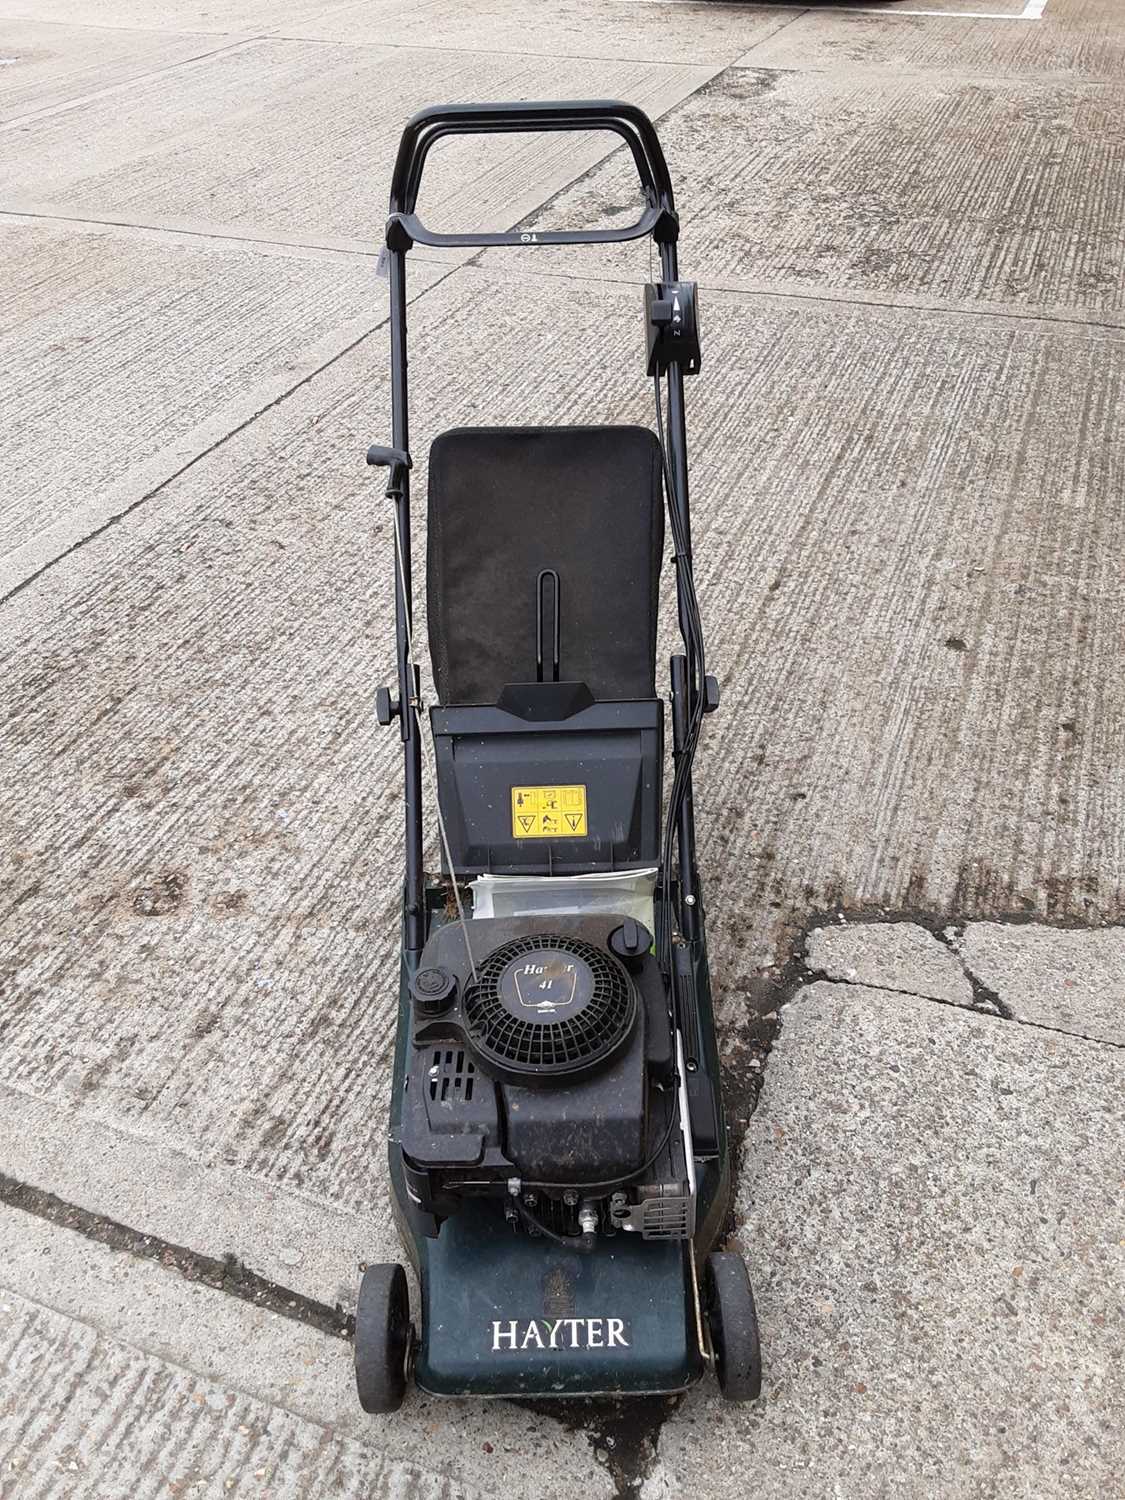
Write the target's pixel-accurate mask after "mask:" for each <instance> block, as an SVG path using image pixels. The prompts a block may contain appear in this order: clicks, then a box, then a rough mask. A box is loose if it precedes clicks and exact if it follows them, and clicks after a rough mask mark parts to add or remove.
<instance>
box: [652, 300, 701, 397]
mask: <svg viewBox="0 0 1125 1500" xmlns="http://www.w3.org/2000/svg"><path fill="white" fill-rule="evenodd" d="M645 345H646V349H647V351H648V373H649V374H650V375H663V374H664V372H665V370H667V368H668V366H669V365H670V364H673V363H677V364H679V365H680V366H681V368H682V369H683V372H684V374H685V375H694V374H695V373H696V371H697V370H698V369H699V366H700V364H701V362H702V355H701V353H700V349H699V304H698V298H697V295H696V285H695V282H694V281H650V282H649V283H648V285H647V286H646V287H645Z"/></svg>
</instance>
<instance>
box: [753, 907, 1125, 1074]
mask: <svg viewBox="0 0 1125 1500" xmlns="http://www.w3.org/2000/svg"><path fill="white" fill-rule="evenodd" d="M841 920H842V921H843V922H844V923H847V924H849V925H851V926H855V927H878V926H890V925H895V924H899V923H903V922H909V923H911V924H913V925H914V926H915V927H920V928H922V929H923V931H925V932H928V933H929V934H930V936H931V937H933V938H936V939H937V941H938V942H939V943H941V945H942V947H943V948H945V949H947V950H948V951H949V952H950V953H952V954H953V956H954V958H956V960H957V963H958V965H959V967H960V969H961V971H962V973H963V974H964V976H965V978H966V979H967V980H968V982H969V986H970V988H971V989H972V992H973V1003H972V1005H959V1004H958V1003H957V1001H955V1000H946V999H944V998H943V997H942V996H940V995H927V994H925V993H924V992H923V991H921V990H912V989H906V988H903V987H901V986H899V985H891V984H878V983H875V982H874V981H872V980H869V979H860V978H858V977H857V978H855V979H848V978H845V977H843V976H841V975H838V974H830V973H829V972H828V971H827V970H826V969H816V968H813V967H811V966H810V965H809V964H808V963H807V962H806V961H805V959H804V958H803V957H801V956H800V955H803V953H804V951H805V944H806V943H807V941H808V938H809V935H810V934H811V933H812V932H813V930H814V929H815V928H817V927H824V926H825V925H833V926H834V925H836V924H837V923H840V922H841ZM970 920H971V921H979V920H985V919H984V918H972V919H965V920H954V919H944V920H940V919H937V918H934V917H932V916H930V915H927V914H925V913H910V912H902V911H895V912H887V913H885V914H884V913H880V914H879V915H878V916H872V915H862V916H856V915H855V914H850V915H849V914H848V913H847V912H844V911H839V912H834V913H825V914H821V915H818V916H817V917H816V918H815V919H814V920H813V921H812V922H810V924H809V925H808V926H807V927H806V928H805V929H804V930H803V931H802V932H800V933H799V934H798V939H797V945H796V947H795V950H794V952H795V957H796V962H795V963H791V965H790V967H789V968H788V969H787V970H786V972H787V973H788V974H789V975H790V978H789V982H788V984H787V985H786V991H785V994H784V995H783V996H782V997H780V998H779V1000H778V1004H779V1005H787V1004H789V1003H790V1002H792V1001H793V1000H794V999H796V998H797V995H798V992H799V990H800V989H801V987H802V986H803V985H806V984H819V983H824V984H846V985H850V986H852V988H854V989H864V990H879V991H880V992H881V993H883V994H887V995H902V996H904V997H905V998H906V999H908V1000H927V1001H929V1002H930V1003H931V1004H932V1005H943V1006H946V1007H947V1008H948V1009H950V1010H959V1011H962V1012H965V1013H968V1014H969V1015H978V1016H989V1017H991V1018H992V1019H993V1020H995V1021H1005V1022H1011V1023H1012V1024H1014V1025H1016V1026H1027V1027H1030V1028H1031V1029H1032V1030H1034V1031H1049V1032H1051V1033H1052V1034H1053V1035H1055V1036H1066V1037H1071V1038H1072V1039H1073V1040H1074V1041H1078V1042H1089V1043H1091V1044H1092V1045H1093V1046H1095V1047H1112V1048H1113V1049H1114V1050H1116V1051H1125V1043H1122V1042H1114V1041H1111V1040H1110V1039H1109V1038H1108V1037H1100V1036H1090V1035H1089V1034H1088V1033H1087V1032H1084V1031H1071V1030H1069V1029H1068V1028H1067V1027H1065V1026H1049V1025H1048V1024H1047V1023H1046V1022H1045V1021H1032V1020H1030V1019H1028V1018H1027V1017H1026V1016H1020V1015H1017V1014H1016V1011H1015V1009H1014V1008H1013V1007H1012V1006H1011V1005H1010V1004H1009V1003H1008V1001H1006V1000H1003V999H1001V997H1000V995H999V994H997V992H996V991H995V990H994V989H992V988H991V986H989V985H987V984H985V983H984V981H983V980H982V979H979V978H978V977H977V975H976V974H974V973H973V971H972V969H970V968H969V965H968V964H967V963H966V962H965V958H964V956H963V954H962V953H961V951H960V949H959V948H958V946H957V945H958V943H959V942H960V940H961V939H962V937H963V936H964V933H965V928H966V927H967V926H968V925H969V923H970ZM988 920H992V921H994V920H996V919H995V918H989V919H988ZM1004 921H1005V923H1006V925H1012V926H1020V925H1022V926H1026V925H1028V923H1027V921H1026V920H1024V921H1014V920H1013V921H1012V922H1011V923H1010V924H1007V919H1004ZM1039 925H1042V926H1047V925H1050V924H1048V923H1043V922H1040V923H1039ZM1059 925H1060V926H1061V925H1064V924H1059ZM1065 925H1066V927H1067V928H1068V929H1071V928H1072V927H1073V924H1069V923H1068V924H1065ZM1089 930H1090V931H1091V932H1096V931H1101V930H1102V929H1100V928H1093V927H1092V928H1090V929H1089ZM768 1050H769V1049H767V1054H768Z"/></svg>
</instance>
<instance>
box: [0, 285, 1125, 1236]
mask: <svg viewBox="0 0 1125 1500" xmlns="http://www.w3.org/2000/svg"><path fill="white" fill-rule="evenodd" d="M579 290H580V292H581V295H580V296H579V295H576V293H577V292H578V291H579ZM576 308H578V309H580V316H576V314H575V309H576ZM413 327H414V329H415V338H414V341H413V344H412V351H411V352H412V372H413V380H414V390H415V397H416V402H415V411H414V417H415V423H414V433H415V448H416V451H417V452H418V453H419V455H420V457H421V456H424V453H425V451H426V444H427V440H428V438H429V437H430V436H432V435H434V434H436V432H438V431H439V430H442V429H443V428H444V427H447V426H454V425H457V424H459V423H465V422H472V421H480V420H487V421H497V422H502V423H503V422H513V423H518V422H536V421H539V420H561V421H564V422H565V421H571V420H574V421H594V422H597V421H601V420H641V421H644V420H646V418H647V414H648V402H649V399H650V397H649V392H648V389H647V386H646V382H645V381H644V379H643V376H642V375H641V374H640V368H639V367H640V357H639V355H640V351H639V349H638V345H637V339H638V332H637V327H638V325H637V300H636V292H635V289H634V288H632V287H629V286H623V287H622V286H619V287H596V286H594V285H592V284H586V285H583V286H582V287H581V288H578V287H577V286H576V285H575V284H574V283H569V282H566V281H562V280H559V279H556V278H544V279H542V280H540V281H539V282H537V283H535V284H532V285H527V286H521V285H520V284H519V283H518V282H517V281H515V280H512V281H503V280H500V279H498V278H497V277H496V276H495V275H492V274H486V273H484V272H482V271H478V270H472V269H466V270H464V271H459V272H457V273H456V274H455V275H454V276H453V277H451V278H450V279H448V280H447V281H445V282H444V283H442V284H441V285H440V286H437V287H435V288H434V289H433V290H432V291H430V292H428V293H426V295H425V296H423V297H422V298H421V299H420V300H419V302H418V303H417V304H416V312H415V316H414V319H413ZM709 327H710V329H711V333H710V339H709V345H708V363H707V364H706V365H705V367H704V373H703V374H701V375H700V376H699V377H698V380H697V381H696V382H695V385H694V387H693V389H692V391H691V398H692V399H691V412H692V419H691V427H692V434H693V439H694V444H695V447H694V452H695V456H696V468H695V506H696V509H695V518H696V519H695V538H696V551H697V555H698V569H699V583H700V594H701V598H702V600H703V607H704V611H705V616H706V619H705V623H706V625H707V627H708V629H709V632H710V640H711V642H712V654H711V657H710V668H711V670H714V671H716V672H717V673H718V674H719V676H720V678H721V680H722V682H723V684H724V694H725V697H724V705H723V709H722V710H721V712H720V713H719V714H718V715H716V716H715V717H714V718H713V719H711V720H709V721H708V730H707V734H706V736H705V741H704V746H703V749H702V752H701V756H700V762H699V778H698V792H697V811H698V816H699V823H700V832H701V837H702V847H701V857H702V865H703V869H704V870H705V872H706V876H707V889H708V896H709V913H710V918H711V937H712V954H713V964H714V969H715V978H716V984H717V988H718V994H719V999H720V1004H721V1006H722V1009H723V1013H724V1016H725V1017H726V1020H727V1024H728V1026H729V1027H730V1031H729V1032H728V1033H727V1040H728V1043H732V1042H733V1039H734V1038H735V1037H736V1035H737V1027H738V1026H739V1025H740V1024H741V1022H742V1021H743V1019H744V1016H745V1007H746V1004H747V995H748V993H749V992H750V991H751V990H752V989H753V986H754V983H755V980H756V977H757V974H758V972H759V969H760V968H761V967H762V966H765V965H768V964H770V963H772V962H773V961H774V960H775V959H776V958H777V957H778V955H779V953H781V954H782V955H783V954H784V952H785V951H786V950H785V942H786V940H787V937H788V935H789V934H790V933H792V932H793V930H794V928H796V927H800V926H802V925H803V922H804V913H806V912H807V911H808V909H809V908H810V907H812V908H813V909H816V908H820V909H827V908H829V907H832V906H834V905H844V906H848V907H862V906H866V905H868V904H872V903H875V904H879V905H885V906H887V907H889V908H891V909H895V910H902V909H905V908H907V907H915V908H925V909H928V910H931V911H933V912H935V913H938V914H941V913H945V912H952V911H955V912H960V913H962V914H963V915H965V916H967V917H988V916H995V915H998V914H1003V913H1005V912H1006V911H1009V910H1011V909H1012V908H1013V907H1014V906H1018V905H1019V904H1020V903H1023V902H1027V903H1030V904H1031V906H1032V907H1033V908H1038V909H1040V910H1042V912H1043V914H1044V915H1048V914H1050V915H1051V916H1065V915H1067V914H1072V913H1073V914H1077V915H1079V916H1083V917H1085V918H1086V919H1090V918H1093V919H1098V918H1103V919H1108V918H1109V916H1110V914H1111V913H1112V912H1113V911H1114V910H1116V909H1118V906H1119V904H1120V903H1121V901H1122V899H1123V891H1122V886H1121V880H1122V871H1123V870H1125V858H1123V857H1122V854H1123V851H1122V849H1121V848H1120V847H1119V846H1118V844H1117V843H1115V842H1114V840H1113V839H1111V838H1106V837H1105V836H1104V834H1105V830H1117V833H1116V834H1115V835H1114V838H1117V837H1118V835H1120V836H1121V837H1125V833H1123V832H1122V830H1125V808H1123V807H1122V806H1121V802H1120V799H1121V797H1122V796H1123V795H1125V788H1123V787H1122V785H1121V782H1120V778H1119V777H1116V776H1115V775H1114V774H1113V768H1114V767H1116V766H1117V765H1119V764H1121V763H1122V760H1123V759H1125V704H1123V703H1122V700H1121V694H1120V692H1119V691H1118V690H1117V687H1116V686H1115V685H1116V684H1118V683H1119V674H1118V673H1117V672H1116V669H1115V664H1116V661H1117V655H1118V651H1119V641H1120V632H1121V629H1122V621H1121V618H1120V611H1121V608H1122V602H1123V601H1122V598H1121V592H1120V589H1119V587H1118V581H1117V575H1116V571H1115V559H1116V558H1117V557H1119V556H1120V555H1121V553H1122V550H1123V548H1125V537H1123V536H1122V535H1121V528H1122V526H1123V525H1125V521H1123V518H1122V515H1121V511H1120V506H1119V505H1118V504H1117V496H1118V494H1119V493H1120V475H1119V473H1118V469H1117V467H1116V463H1117V457H1118V456H1119V453H1118V450H1117V449H1115V448H1114V446H1113V444H1112V443H1111V442H1110V441H1109V435H1110V434H1111V433H1112V431H1113V424H1114V423H1115V422H1116V420H1117V403H1116V398H1115V396H1114V394H1113V393H1114V392H1115V391H1116V390H1117V389H1118V384H1119V382H1120V380H1121V378H1122V370H1123V369H1125V341H1122V340H1121V339H1120V338H1117V337H1115V336H1112V335H1108V334H1073V335H1071V336H1069V337H1065V338H1063V337H1059V336H1058V335H1057V334H1050V335H1048V334H1045V333H1044V332H1043V331H1041V330H1037V329H1035V328H1032V327H1029V326H1025V325H1021V324H1012V325H1009V324H1002V323H999V322H997V321H995V320H990V321H987V322H977V321H974V320H970V319H965V318H955V317H950V316H948V315H942V314H937V313H929V314H919V313H907V312H903V311H894V310H882V311H875V310H873V309H870V308H865V309H855V308H848V307H845V306H841V305H828V304H813V303H807V304H804V303H794V302H792V301H779V300H770V299H764V298H763V299H754V300H747V299H743V298H735V297H728V298H722V297H716V298H714V299H713V300H712V304H711V317H710V319H709ZM591 347H596V348H598V349H599V350H600V351H602V353H601V354H600V355H599V358H598V360H597V362H596V364H595V365H594V367H593V368H591V364H590V349H591ZM548 349H549V354H550V360H548V359H547V358H546V355H547V353H548ZM748 350H752V351H754V357H753V358H748V357H747V351H748ZM540 355H542V358H540ZM384 357H385V347H380V343H379V341H375V340H369V341H367V342H365V343H364V344H362V345H361V346H359V347H358V348H357V349H356V350H354V351H353V352H352V353H351V354H349V355H347V356H344V357H343V358H341V359H340V360H337V361H336V362H335V363H334V364H333V365H332V367H331V368H330V369H328V370H326V371H325V372H324V373H323V374H322V375H319V376H317V377H315V378H314V379H312V380H310V381H308V382H307V383H306V384H305V385H304V386H303V387H302V389H301V390H300V391H299V392H298V393H296V394H295V395H294V396H293V397H292V398H290V399H288V400H286V401H282V402H280V403H278V404H276V405H275V406H273V407H272V408H271V409H270V410H268V411H266V412H263V413H262V415H261V416H260V417H259V418H258V420H257V421H256V422H255V423H254V425H253V427H251V428H248V429H246V430H245V431H243V432H241V433H239V434H237V435H236V436H235V437H233V438H231V439H230V440H229V441H228V442H225V443H223V444H221V445H220V446H218V447H217V448H216V449H215V450H214V451H213V452H212V453H211V454H210V455H209V456H208V457H207V459H205V460H203V461H201V462H199V463H197V464H195V465H194V466H193V467H192V468H191V469H189V470H188V471H187V472H186V473H185V474H184V475H183V476H181V478H180V479H178V480H177V481H175V482H174V483H172V484H169V485H167V486H165V487H164V488H163V489H162V490H161V491H160V493H159V494H158V495H156V496H155V497H154V498H153V499H152V500H150V501H147V502H146V503H145V505H143V506H141V507H140V508H139V509H138V510H136V511H134V512H133V513H132V514H131V515H130V516H129V517H128V518H127V519H126V520H125V521H123V522H122V523H121V524H119V525H118V526H116V527H114V528H112V529H110V530H108V531H106V532H104V533H103V534H102V535H101V536H99V537H97V538H95V539H94V540H92V541H90V542H88V543H87V544H86V545H85V546H84V547H82V548H81V550H80V551H78V552H77V553H75V554H74V555H73V556H72V557H71V558H70V559H68V561H67V565H66V567H65V569H52V570H51V571H50V572H48V573H47V574H45V575H44V576H43V577H42V578H41V579H39V580H38V581H37V582H36V583H35V584H33V585H31V586H29V587H28V588H26V589H25V590H23V591H22V592H21V593H20V594H19V595H17V596H16V598H15V599H13V600H12V601H11V602H10V604H9V605H8V607H7V609H6V610H5V615H4V620H3V630H4V651H5V658H6V660H7V661H8V663H9V665H8V679H9V683H10V687H9V698H10V709H11V713H12V716H13V717H12V719H11V723H12V725H13V726H14V730H13V732H12V734H11V740H12V743H11V747H10V751H9V754H8V755H7V756H6V758H5V773H4V781H3V785H2V788H0V796H2V804H3V816H2V818H0V825H2V826H3V827H4V829H5V837H4V846H3V857H4V859H5V861H6V868H7V870H8V872H9V874H8V878H7V879H8V888H9V889H8V899H7V901H6V902H5V910H4V914H3V916H2V917H0V932H2V937H0V983H2V984H3V986H4V990H5V994H6V997H7V1010H6V1018H5V1019H6V1026H5V1030H4V1033H3V1037H2V1039H0V1077H2V1079H3V1080H4V1081H6V1082H7V1083H8V1084H9V1085H10V1086H12V1087H15V1088H17V1089H19V1090H20V1091H22V1092H23V1093H27V1094H31V1095H33V1096H35V1097H36V1098H38V1099H41V1100H44V1101H46V1102H47V1103H49V1104H50V1105H52V1106H53V1107H54V1108H56V1109H60V1110H61V1109H66V1110H69V1111H70V1112H71V1114H70V1120H71V1122H72V1125H73V1129H74V1131H75V1132H76V1133H77V1132H80V1130H81V1129H82V1126H83V1122H85V1121H94V1122H99V1123H112V1124H114V1125H116V1126H118V1127H119V1128H121V1129H124V1130H125V1131H127V1132H128V1133H129V1134H131V1135H134V1136H139V1137H140V1138H142V1139H143V1140H148V1141H152V1142H155V1143H158V1144H159V1145H161V1146H163V1147H167V1148H168V1149H169V1150H174V1151H178V1152H181V1153H183V1154H185V1155H186V1156H188V1157H190V1158H191V1159H192V1160H193V1161H194V1162H196V1163H198V1164H206V1163H210V1162H214V1161H219V1162H223V1163H225V1164H227V1165H229V1166H230V1167H232V1168H235V1169H242V1170H246V1171H248V1172H249V1173H251V1174H252V1175H253V1176H254V1177H256V1178H257V1179H259V1180H260V1181H262V1182H264V1183H266V1184H268V1185H270V1186H272V1187H279V1188H293V1189H297V1190H299V1191H300V1192H302V1193H305V1194H308V1195H310V1196H311V1197H313V1198H314V1199H317V1200H320V1201H323V1202H327V1203H328V1204H330V1205H332V1206H333V1207H334V1209H336V1210H337V1211H340V1212H344V1213H347V1214H352V1215H358V1216H360V1217H361V1218H362V1217H364V1216H365V1215H368V1214H369V1215H370V1216H371V1221H374V1220H377V1219H378V1217H379V1214H380V1212H381V1207H380V1206H381V1204H382V1202H383V1201H384V1200H383V1197H382V1195H383V1193H384V1183H383V1172H382V1167H381V1144H380V1141H379V1132H380V1129H381V1125H380V1121H381V1120H382V1118H383V1101H384V1098H385V1095H384V1093H383V1092H382V1091H383V1089H384V1088H385V1080H386V1069H387V1059H388V1049H389V1043H390V1033H391V1026H392V1007H393V1003H394V993H395V972H396V971H395V963H394V957H393V952H394V944H395V942H396V938H397V925H396V919H395V904H396V901H397V891H398V881H399V868H400V852H399V846H398V830H399V818H400V815H401V804H400V802H399V793H398V745H397V741H396V740H395V738H394V736H393V735H391V734H387V733H383V732H382V731H380V730H379V729H378V728H377V726H376V725H375V724H374V722H373V715H372V712H371V700H372V693H373V689H374V686H375V685H376V684H377V683H379V682H381V681H385V680H387V674H388V673H389V666H390V652H391V637H390V594H391V581H392V574H391V566H390V540H389V536H388V530H387V527H388V522H387V519H386V516H385V513H384V512H382V511H381V510H380V508H379V505H380V502H379V501H378V499H377V498H376V492H375V487H374V486H373V485H372V482H371V479H370V477H369V476H368V477H365V476H364V474H363V471H362V465H361V464H360V463H359V459H358V455H360V454H361V453H362V451H363V446H364V444H365V443H366V442H367V441H369V440H370V439H371V438H372V437H373V436H376V435H378V433H379V432H380V431H386V430H387V427H386V421H387V419H386V379H385V373H384V368H385V367H384ZM485 367H487V369H488V372H489V373H488V382H487V385H488V388H487V390H485V389H484V388H483V387H482V386H481V385H480V384H479V382H477V381H476V380H474V379H473V378H471V372H472V371H473V369H474V368H485ZM466 372H470V373H469V374H468V375H467V373H466ZM630 372H632V373H630ZM935 372H938V373H935ZM1032 392H1033V393H1034V405H1033V406H1032V405H1031V402H1030V393H1032ZM1069 431H1075V432H1078V431H1081V432H1084V434H1085V438H1084V441H1083V444H1082V446H1081V449H1080V450H1075V451H1073V452H1068V451H1066V449H1064V448H1063V447H1061V446H1060V444H1059V442H1058V436H1057V435H1058V434H1059V433H1060V432H1069ZM907 476H909V478H908V477H907ZM418 483H419V486H420V490H419V493H422V492H424V483H425V469H424V464H421V463H420V467H419V474H418ZM735 508H737V511H736V510H735ZM736 513H737V516H738V517H739V524H737V525H732V515H734V514H736ZM421 545H422V541H421V535H420V533H419V536H418V557H417V563H418V565H419V567H420V564H421ZM665 583H666V587H667V586H668V581H667V580H666V581H665ZM671 645H672V625H671V616H670V614H668V615H666V620H665V629H664V636H663V638H662V642H661V654H662V655H664V654H665V653H666V652H667V650H669V649H670V648H671ZM1063 723H1067V724H1070V725H1071V726H1072V728H1071V729H1070V730H1066V729H1064V728H1062V727H1061V725H1062V724H1063ZM1092 827H1097V828H1098V829H1099V830H1101V831H1102V837H1101V838H1100V839H1092V838H1091V837H1090V835H1089V829H1090V828H1092ZM435 855H436V850H434V849H433V848H431V856H432V857H433V856H435ZM435 862H436V859H435ZM1087 903H1089V904H1087ZM76 1138H78V1137H77V1135H76ZM43 1185H44V1186H50V1184H49V1183H44V1184H43ZM216 1240H217V1243H216V1244H214V1245H212V1244H208V1245H206V1246H200V1247H199V1248H201V1249H207V1250H208V1251H211V1252H212V1253H214V1252H215V1251H221V1250H224V1249H228V1248H232V1246H233V1244H234V1243H236V1242H235V1241H234V1240H233V1239H232V1238H231V1237H227V1238H223V1237H221V1236H218V1235H217V1236H216Z"/></svg>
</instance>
